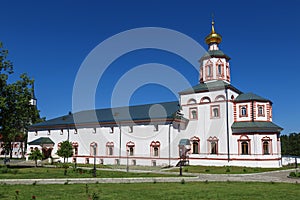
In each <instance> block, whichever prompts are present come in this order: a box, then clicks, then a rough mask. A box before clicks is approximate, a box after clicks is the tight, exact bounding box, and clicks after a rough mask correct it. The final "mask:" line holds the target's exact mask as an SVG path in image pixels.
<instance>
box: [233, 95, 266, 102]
mask: <svg viewBox="0 0 300 200" xmlns="http://www.w3.org/2000/svg"><path fill="white" fill-rule="evenodd" d="M235 101H236V102H240V101H270V100H268V99H265V98H263V97H261V96H258V95H256V94H253V93H243V94H240V95H239V96H237V98H236V99H235ZM270 102H271V101H270Z"/></svg>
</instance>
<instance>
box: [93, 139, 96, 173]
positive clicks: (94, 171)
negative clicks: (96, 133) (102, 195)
mask: <svg viewBox="0 0 300 200" xmlns="http://www.w3.org/2000/svg"><path fill="white" fill-rule="evenodd" d="M93 148H94V169H93V177H96V149H97V144H96V143H94V146H93Z"/></svg>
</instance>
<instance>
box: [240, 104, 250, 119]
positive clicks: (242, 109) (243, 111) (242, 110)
mask: <svg viewBox="0 0 300 200" xmlns="http://www.w3.org/2000/svg"><path fill="white" fill-rule="evenodd" d="M247 116H248V113H247V105H243V106H240V117H247Z"/></svg>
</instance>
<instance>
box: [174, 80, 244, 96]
mask: <svg viewBox="0 0 300 200" xmlns="http://www.w3.org/2000/svg"><path fill="white" fill-rule="evenodd" d="M225 88H230V89H232V90H234V91H235V92H237V93H241V91H240V90H238V89H237V88H235V87H234V86H233V85H231V84H230V83H228V82H225V81H223V80H217V81H212V82H208V83H200V84H198V85H195V86H193V87H192V88H188V89H186V90H183V91H181V92H179V94H192V93H200V92H207V91H215V90H222V89H225Z"/></svg>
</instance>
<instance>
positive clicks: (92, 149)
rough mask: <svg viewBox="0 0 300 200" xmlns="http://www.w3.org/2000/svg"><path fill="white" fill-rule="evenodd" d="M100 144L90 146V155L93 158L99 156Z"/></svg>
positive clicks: (93, 143)
mask: <svg viewBox="0 0 300 200" xmlns="http://www.w3.org/2000/svg"><path fill="white" fill-rule="evenodd" d="M97 147H98V144H97V143H96V142H92V143H91V144H90V155H91V156H96V155H98V148H97Z"/></svg>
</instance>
